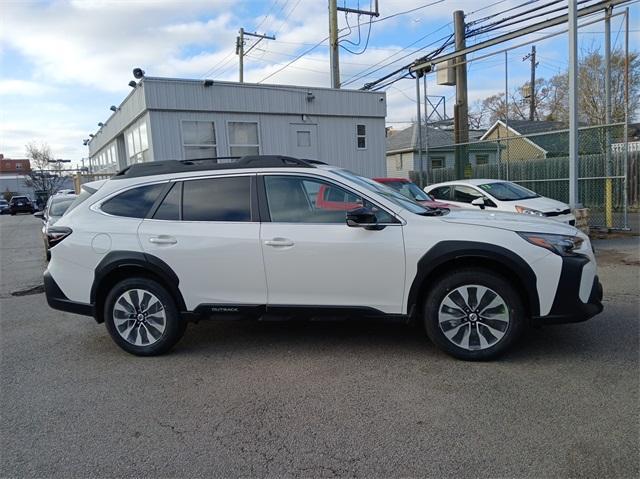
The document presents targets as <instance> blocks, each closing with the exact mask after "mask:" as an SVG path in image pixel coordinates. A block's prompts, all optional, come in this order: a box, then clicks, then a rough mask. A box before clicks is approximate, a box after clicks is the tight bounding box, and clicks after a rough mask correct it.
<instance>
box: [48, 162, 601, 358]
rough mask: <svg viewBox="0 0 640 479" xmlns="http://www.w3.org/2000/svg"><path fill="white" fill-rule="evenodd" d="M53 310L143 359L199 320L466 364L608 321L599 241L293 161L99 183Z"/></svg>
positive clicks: (64, 243) (133, 173)
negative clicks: (393, 324)
mask: <svg viewBox="0 0 640 479" xmlns="http://www.w3.org/2000/svg"><path fill="white" fill-rule="evenodd" d="M47 235H48V236H49V245H50V246H51V261H50V262H49V266H48V268H47V270H46V271H45V273H44V285H45V291H46V295H47V301H48V302H49V305H50V306H51V307H53V308H55V309H60V310H63V311H69V312H72V313H79V314H85V315H89V316H93V317H94V318H95V319H96V321H97V322H99V323H101V322H105V323H106V326H107V330H108V331H109V333H110V335H111V337H112V338H113V340H114V341H115V342H116V343H117V344H118V345H119V346H120V347H122V348H123V349H124V350H126V351H128V352H130V353H133V354H137V355H146V356H148V355H154V354H161V353H163V352H166V351H168V350H169V349H170V348H171V347H172V346H173V345H174V344H176V343H177V342H178V340H179V339H180V338H181V336H182V335H183V333H184V332H185V328H186V324H187V322H188V321H189V320H198V319H201V318H206V317H209V316H214V317H218V318H230V319H236V318H237V317H238V316H244V317H250V318H256V319H259V318H263V319H291V318H297V317H306V318H317V317H330V318H336V317H344V318H353V317H354V316H358V317H365V318H368V317H378V318H380V317H383V318H387V319H393V320H400V321H419V322H422V323H423V324H424V326H425V328H426V331H427V334H428V336H429V337H430V338H431V339H432V341H433V342H434V343H435V344H436V345H438V346H439V347H440V348H442V349H443V350H445V351H447V352H448V353H449V354H452V355H453V356H456V357H458V358H462V359H470V360H478V359H488V358H491V357H494V356H496V355H497V354H500V353H502V352H503V351H505V350H506V349H507V348H508V347H509V346H511V345H512V344H514V341H515V340H516V338H517V337H518V336H519V335H520V333H521V332H522V331H523V330H524V328H525V327H526V326H527V324H529V323H533V324H543V323H556V322H576V321H584V320H586V319H588V318H590V317H591V316H593V315H595V314H598V313H599V312H600V311H602V303H601V299H602V287H601V285H600V282H599V281H598V277H597V276H596V261H595V257H594V255H593V250H592V248H591V244H590V242H589V238H588V237H587V236H586V235H584V234H583V233H582V232H580V231H578V230H577V229H576V228H574V227H573V226H569V225H565V224H561V223H556V222H554V221H549V220H546V219H543V218H536V217H535V216H531V215H515V214H510V213H509V214H507V213H500V212H495V213H492V214H490V215H489V214H486V213H484V212H479V211H468V210H458V211H453V210H451V212H449V211H448V210H447V211H445V210H442V209H432V208H429V207H428V206H423V205H420V204H419V203H416V202H415V201H413V200H411V199H408V198H406V197H405V196H403V195H401V194H400V193H398V192H397V191H395V190H393V189H391V188H388V187H386V186H384V185H382V184H380V183H378V182H375V181H373V180H371V179H368V178H364V177H361V176H358V175H356V174H354V173H351V172H349V171H347V170H344V169H341V168H335V167H331V166H328V165H324V164H319V163H318V162H316V161H308V160H299V159H296V158H289V157H281V156H256V157H245V158H243V159H242V160H240V161H238V162H237V163H225V164H217V165H216V164H211V163H209V164H207V162H200V163H194V162H181V161H154V162H149V163H141V164H136V165H132V166H130V167H129V168H127V169H125V170H123V171H121V172H120V173H118V174H116V175H115V176H113V177H112V178H111V179H109V180H103V181H101V182H94V183H87V184H84V185H83V186H82V192H81V193H80V195H78V197H77V198H76V199H75V201H74V202H73V204H72V205H71V206H70V207H69V209H68V210H67V212H66V213H65V214H64V216H62V218H60V219H59V220H58V222H56V224H55V225H53V226H51V227H50V228H48V229H47Z"/></svg>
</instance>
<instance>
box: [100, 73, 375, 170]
mask: <svg viewBox="0 0 640 479" xmlns="http://www.w3.org/2000/svg"><path fill="white" fill-rule="evenodd" d="M385 116H386V97H385V94H384V93H379V92H364V91H356V90H334V89H329V88H311V87H297V86H282V85H257V84H248V83H233V82H218V81H215V82H214V81H211V80H207V81H203V80H184V79H169V78H152V77H145V78H143V79H141V80H140V81H139V82H138V84H137V86H136V87H135V88H134V89H133V90H132V91H131V93H130V94H129V96H127V97H126V98H125V99H124V101H123V102H122V104H121V105H120V106H119V107H118V108H117V110H116V111H115V112H113V114H112V115H111V116H110V117H109V118H108V119H107V120H106V121H105V122H104V125H103V126H102V127H101V128H100V129H99V130H98V132H97V133H96V134H95V135H94V136H93V138H91V140H90V141H89V143H88V146H89V155H90V160H91V161H90V163H91V167H92V170H93V172H112V171H117V170H119V169H121V168H124V167H126V166H127V165H130V164H133V163H138V162H145V161H153V160H170V159H178V160H184V159H198V158H212V157H226V156H243V155H249V154H282V155H289V156H296V157H300V158H309V159H317V160H321V161H324V162H326V163H329V164H332V165H336V166H341V167H344V168H348V169H350V170H352V171H354V172H357V173H360V174H363V175H365V176H369V177H373V176H384V175H385V174H386V163H385ZM221 161H222V160H221Z"/></svg>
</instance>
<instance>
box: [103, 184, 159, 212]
mask: <svg viewBox="0 0 640 479" xmlns="http://www.w3.org/2000/svg"><path fill="white" fill-rule="evenodd" d="M164 187H165V184H164V183H158V184H155V185H145V186H139V187H137V188H132V189H130V190H127V191H125V192H123V193H120V194H119V195H116V196H114V197H113V198H111V199H109V200H107V201H105V202H104V203H103V204H102V206H101V207H100V209H101V210H102V211H103V212H105V213H107V214H109V215H113V216H125V217H128V218H144V217H145V216H147V213H149V210H150V209H151V207H152V206H153V204H154V203H155V202H156V200H157V199H158V196H160V192H162V190H163V189H164Z"/></svg>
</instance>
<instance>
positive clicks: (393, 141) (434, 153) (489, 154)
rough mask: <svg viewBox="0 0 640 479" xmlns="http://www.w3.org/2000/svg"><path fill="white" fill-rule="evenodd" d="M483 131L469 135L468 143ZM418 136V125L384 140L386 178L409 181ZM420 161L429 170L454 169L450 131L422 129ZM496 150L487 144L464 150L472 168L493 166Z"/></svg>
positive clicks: (477, 144) (452, 140) (415, 160)
mask: <svg viewBox="0 0 640 479" xmlns="http://www.w3.org/2000/svg"><path fill="white" fill-rule="evenodd" d="M483 133H484V130H472V131H470V132H469V137H470V139H471V141H474V140H476V139H478V138H479V137H480V136H482V134H483ZM419 138H420V137H419V135H418V126H417V123H414V124H413V125H411V126H410V127H408V128H405V129H404V130H400V131H397V132H393V133H392V134H390V135H388V136H387V145H386V148H387V176H388V177H398V178H409V172H410V171H413V170H416V169H417V168H418V158H419V157H418V147H419V143H420V142H419ZM422 142H423V145H424V149H423V158H425V159H427V158H428V161H429V166H430V168H431V169H438V168H453V167H454V166H455V155H456V148H455V142H454V137H453V131H452V130H447V129H441V128H434V127H431V126H429V127H427V126H425V125H422ZM498 150H499V146H498V145H497V144H496V143H494V142H492V141H486V142H481V143H470V144H469V145H468V148H467V153H468V155H469V163H470V164H471V166H476V165H486V164H492V163H496V162H497V159H498V156H499V153H498Z"/></svg>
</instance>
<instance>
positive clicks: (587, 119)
mask: <svg viewBox="0 0 640 479" xmlns="http://www.w3.org/2000/svg"><path fill="white" fill-rule="evenodd" d="M624 72H625V55H624V52H622V51H621V50H616V51H614V52H612V54H611V97H612V98H611V119H612V121H613V122H615V123H618V122H623V121H624V103H625V96H624V95H625V93H624V89H625V75H624ZM578 75H579V83H580V90H579V92H578V94H579V96H578V103H579V104H578V109H579V118H580V121H581V122H582V123H585V124H588V125H599V124H603V123H604V122H605V100H606V98H605V88H604V81H605V80H604V79H605V62H604V57H603V55H602V54H601V53H600V52H599V51H598V50H597V48H594V47H590V48H589V49H587V50H585V51H583V53H582V55H581V59H580V65H579V73H578ZM568 77H569V74H568V72H564V73H560V74H558V75H555V76H553V77H551V78H550V79H548V80H546V79H544V78H539V79H537V80H536V87H535V93H534V94H535V100H536V119H537V120H549V121H560V122H568V118H569V91H568V84H569V83H568V81H569V79H568ZM528 86H529V83H525V84H524V85H522V86H520V87H516V88H515V89H513V90H512V91H510V92H509V102H508V107H507V102H506V101H505V94H504V93H503V92H501V93H498V94H496V95H492V96H490V97H487V98H485V99H484V100H482V101H477V102H476V103H475V104H474V105H473V106H472V108H471V111H470V112H469V117H470V124H472V125H473V124H475V123H478V122H479V123H480V124H481V125H482V126H484V127H487V126H489V125H490V124H492V123H494V122H495V121H496V120H504V119H505V118H509V119H511V120H526V119H528V118H529V111H528V104H529V101H530V100H529V99H528V98H527V97H525V95H524V92H525V91H527V90H529V88H528ZM507 110H508V111H507ZM639 110H640V56H639V55H638V53H637V52H633V53H630V54H629V115H630V120H633V119H634V118H636V117H637V116H638V112H639ZM474 122H475V123H474Z"/></svg>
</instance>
